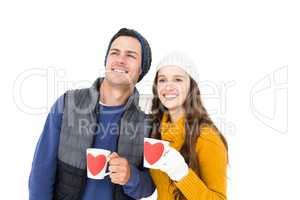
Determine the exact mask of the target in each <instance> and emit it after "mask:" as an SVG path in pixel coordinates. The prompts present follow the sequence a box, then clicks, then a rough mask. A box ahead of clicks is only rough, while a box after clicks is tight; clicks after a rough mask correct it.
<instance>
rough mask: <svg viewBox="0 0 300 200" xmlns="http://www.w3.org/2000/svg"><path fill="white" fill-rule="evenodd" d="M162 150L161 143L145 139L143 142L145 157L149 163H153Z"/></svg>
mask: <svg viewBox="0 0 300 200" xmlns="http://www.w3.org/2000/svg"><path fill="white" fill-rule="evenodd" d="M163 152H164V145H163V144H162V143H155V144H150V143H149V142H147V141H145V142H144V153H145V159H146V160H147V162H148V163H149V164H150V165H153V164H154V163H155V162H156V161H158V160H159V159H160V157H161V156H162V154H163Z"/></svg>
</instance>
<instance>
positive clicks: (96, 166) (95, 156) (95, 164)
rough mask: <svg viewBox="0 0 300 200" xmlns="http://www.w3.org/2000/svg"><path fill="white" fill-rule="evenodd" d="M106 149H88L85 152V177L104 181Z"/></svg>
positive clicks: (106, 158) (108, 152) (107, 153)
mask: <svg viewBox="0 0 300 200" xmlns="http://www.w3.org/2000/svg"><path fill="white" fill-rule="evenodd" d="M109 155H110V151H108V150H106V149H97V148H88V149H87V150H86V164H87V176H88V177H89V178H92V179H104V177H105V176H106V175H108V174H109V173H108V172H107V173H106V168H107V162H108V156H109Z"/></svg>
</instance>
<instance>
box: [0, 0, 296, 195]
mask: <svg viewBox="0 0 300 200" xmlns="http://www.w3.org/2000/svg"><path fill="white" fill-rule="evenodd" d="M296 2H297V1H294V2H293V1H264V0H252V1H240V0H239V1H238V0H236V1H233V0H230V1H214V0H211V1H184V3H183V1H176V0H173V1H158V2H155V1H129V0H128V1H100V0H98V1H92V0H89V1H75V0H73V1H63V0H60V1H55V0H52V1H42V0H39V1H33V0H27V1H21V0H20V1H16V0H9V1H1V2H0V69H1V94H2V95H1V112H2V114H1V140H0V148H1V151H0V153H1V169H0V180H1V199H18V200H19V199H20V200H21V199H28V177H29V172H30V169H31V162H32V158H33V153H34V149H35V146H36V143H37V141H38V138H39V136H40V133H41V131H42V129H43V125H44V121H45V118H46V115H47V112H48V110H49V109H50V106H51V105H52V104H53V103H54V101H55V99H56V98H57V97H58V96H59V95H60V94H62V93H63V92H64V91H65V90H66V89H67V88H80V87H85V86H89V85H90V84H91V82H92V81H93V80H94V79H95V78H96V77H98V76H99V75H100V74H101V72H103V69H104V67H103V60H104V55H105V52H106V48H107V45H108V42H109V40H110V38H111V37H112V35H113V34H114V33H115V32H116V31H118V30H119V29H120V28H122V27H129V28H134V29H136V30H138V31H139V32H141V33H142V34H143V35H144V36H145V37H146V38H147V39H148V41H149V43H150V44H151V47H152V51H153V65H152V69H151V70H150V73H149V74H148V75H147V76H146V77H145V78H144V80H143V81H142V82H141V83H140V84H139V85H138V88H139V89H140V91H141V93H142V94H150V93H151V84H152V79H153V76H154V72H155V63H157V61H158V60H159V58H161V57H162V56H163V55H165V54H166V53H167V52H169V51H172V50H181V51H184V52H186V53H187V54H188V55H190V57H192V58H193V59H194V61H195V63H196V64H197V66H198V71H199V75H200V79H201V81H200V89H201V91H202V93H203V101H204V103H205V105H206V106H207V108H208V110H209V112H210V113H211V115H212V117H213V119H214V120H215V122H216V124H217V125H218V127H219V128H220V130H221V131H222V132H223V134H224V135H225V136H226V138H227V140H228V143H229V156H230V166H229V168H228V172H229V173H228V199H234V200H241V199H242V200H252V199H273V200H275V199H278V200H279V199H292V198H293V199H295V198H294V197H296V198H297V196H299V194H298V186H297V185H299V180H300V176H299V169H300V166H299V155H298V153H297V151H298V152H299V150H300V149H299V142H300V141H299V139H300V138H299V135H298V134H299V131H297V130H296V124H294V123H293V118H295V119H294V120H295V121H296V117H297V116H298V115H297V114H298V112H299V103H298V102H299V98H298V97H297V96H296V85H297V84H299V78H298V79H297V77H296V76H297V75H298V74H299V70H297V68H299V67H300V65H299V55H300V39H299V35H300V30H299V25H300V20H299V19H300V14H299V10H300V7H299V5H298V4H297V3H296ZM297 72H298V74H297ZM297 92H299V90H298V91H297ZM296 102H297V104H296ZM295 121H294V122H295Z"/></svg>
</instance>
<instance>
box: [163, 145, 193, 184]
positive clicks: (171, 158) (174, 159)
mask: <svg viewBox="0 0 300 200" xmlns="http://www.w3.org/2000/svg"><path fill="white" fill-rule="evenodd" d="M160 170H161V171H163V172H165V173H166V174H168V176H169V177H170V179H172V180H173V181H179V180H181V179H182V178H183V177H185V176H186V175H187V174H188V172H189V167H188V165H187V164H186V163H185V160H184V158H183V156H182V155H181V154H180V153H179V152H178V151H177V150H176V149H174V148H173V147H168V150H167V152H166V154H165V155H164V157H163V158H162V162H161V166H160Z"/></svg>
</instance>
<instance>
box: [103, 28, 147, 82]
mask: <svg viewBox="0 0 300 200" xmlns="http://www.w3.org/2000/svg"><path fill="white" fill-rule="evenodd" d="M120 36H130V37H133V38H136V39H137V40H138V41H139V42H140V44H141V47H142V66H141V67H142V73H141V75H140V77H139V80H138V82H139V81H140V80H142V78H143V77H144V76H145V75H146V74H147V72H148V71H149V69H150V65H151V61H152V54H151V48H150V45H149V43H148V42H147V40H146V39H145V38H144V37H143V36H142V35H141V34H140V33H138V32H137V31H135V30H133V29H127V28H121V29H120V30H119V31H118V32H117V33H116V34H115V35H114V36H113V37H112V39H111V40H110V42H109V45H108V48H107V51H106V55H105V60H104V65H105V66H106V61H107V56H108V53H109V50H110V47H111V44H112V43H113V41H114V40H115V39H117V38H118V37H120Z"/></svg>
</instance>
